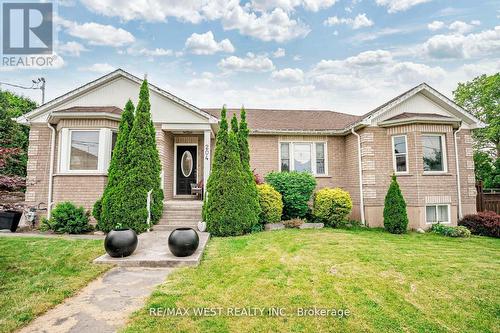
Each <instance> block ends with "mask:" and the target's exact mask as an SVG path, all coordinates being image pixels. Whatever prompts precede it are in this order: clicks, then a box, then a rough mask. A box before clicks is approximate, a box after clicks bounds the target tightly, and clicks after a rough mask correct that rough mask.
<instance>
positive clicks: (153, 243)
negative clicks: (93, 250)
mask: <svg viewBox="0 0 500 333" xmlns="http://www.w3.org/2000/svg"><path fill="white" fill-rule="evenodd" d="M168 236H170V231H163V230H162V231H151V232H145V233H142V234H140V235H139V244H138V245H137V249H136V250H135V252H134V253H133V254H132V255H131V256H128V257H125V258H112V257H110V256H109V255H108V254H107V253H106V254H105V255H102V256H100V257H99V258H97V259H95V260H94V262H95V263H98V264H113V265H117V266H124V267H181V266H198V264H199V263H200V260H201V257H202V254H203V251H204V250H205V246H206V245H207V242H208V239H209V238H210V234H209V233H208V232H198V236H200V245H199V246H198V249H197V250H196V252H195V253H193V254H192V255H191V256H189V257H183V258H179V257H176V256H174V255H173V254H172V253H171V252H170V250H169V249H168Z"/></svg>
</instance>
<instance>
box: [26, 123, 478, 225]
mask: <svg viewBox="0 0 500 333" xmlns="http://www.w3.org/2000/svg"><path fill="white" fill-rule="evenodd" d="M63 127H71V128H102V127H109V128H116V127H117V123H116V122H114V121H97V120H71V121H70V120H68V121H64V120H63V121H61V122H60V123H59V125H58V126H57V128H58V132H57V133H58V135H57V137H56V152H55V158H54V183H53V184H54V185H53V201H54V203H55V204H57V203H58V202H61V201H66V200H69V201H72V202H74V203H75V204H77V205H83V206H84V207H85V208H86V209H92V205H93V204H94V202H95V201H96V200H97V199H98V198H99V197H100V196H101V194H102V191H103V190H104V187H105V185H106V180H107V176H106V175H103V174H101V175H68V174H61V173H58V165H59V160H58V156H60V151H59V144H60V142H59V141H60V138H59V131H60V129H61V128H63ZM155 127H156V141H157V145H158V151H159V154H160V160H161V163H162V168H163V182H164V183H163V186H164V193H165V200H171V199H173V198H174V165H175V160H174V155H175V153H174V149H175V145H176V144H183V143H186V144H194V143H195V144H197V145H198V161H197V168H198V172H199V175H198V179H199V180H201V179H203V177H204V175H203V174H204V172H203V152H202V147H203V135H199V134H191V135H189V134H182V135H179V134H173V133H172V132H168V131H163V130H161V124H156V126H155ZM357 133H358V134H359V135H360V137H361V156H362V170H363V171H362V172H363V193H364V205H365V218H366V221H367V223H368V225H369V226H372V227H375V226H382V225H383V205H384V198H385V194H386V192H387V188H388V186H389V182H390V177H391V175H392V173H393V160H392V159H393V157H392V141H391V137H392V136H393V135H398V134H406V135H407V144H408V155H407V159H408V166H409V172H408V174H405V175H400V176H398V182H399V184H400V186H401V190H402V192H403V195H404V196H405V199H406V202H407V205H408V213H409V217H410V227H411V228H418V227H422V228H426V227H428V225H426V224H425V205H426V204H432V203H444V204H450V207H451V218H452V224H453V225H455V224H456V222H457V219H456V216H457V209H458V208H457V207H458V200H457V186H456V185H457V182H456V162H455V149H454V143H453V142H454V141H453V139H454V138H453V133H454V132H453V128H452V126H451V125H424V124H421V125H418V124H415V125H405V126H395V127H389V128H382V127H365V128H363V129H361V130H359V131H358V132H357ZM422 133H441V134H444V135H445V137H446V160H447V172H446V173H444V174H440V175H426V174H424V172H423V161H422V140H421V136H422ZM50 136H51V132H50V129H49V128H48V127H47V125H45V124H44V125H41V124H34V125H32V127H31V131H30V146H29V151H28V177H27V191H26V201H27V202H28V203H29V204H32V205H35V204H38V203H40V202H42V203H45V204H46V203H47V196H48V174H49V162H50V161H49V156H50ZM281 141H287V142H290V141H306V142H314V141H324V142H327V158H328V174H327V175H326V176H320V177H317V182H318V188H323V187H341V188H343V189H345V190H347V191H348V192H349V193H350V194H351V197H352V201H353V206H354V207H353V211H352V213H351V218H354V219H360V216H361V213H360V208H359V207H360V199H359V174H358V141H357V138H356V136H355V135H353V134H348V135H346V136H309V135H307V136H280V135H251V136H250V138H249V145H250V156H251V168H252V169H255V171H256V172H257V173H259V174H260V175H262V176H265V175H266V174H268V173H269V172H272V171H277V170H279V143H280V142H281ZM457 144H458V154H459V155H458V156H459V165H460V172H461V179H460V183H461V194H462V195H461V198H462V207H463V213H464V214H466V213H471V212H474V211H475V195H476V193H475V187H474V181H475V179H474V167H473V162H472V139H471V136H470V133H469V131H468V130H462V131H460V133H459V134H458V137H457ZM213 145H214V140H212V155H213V151H214V147H213Z"/></svg>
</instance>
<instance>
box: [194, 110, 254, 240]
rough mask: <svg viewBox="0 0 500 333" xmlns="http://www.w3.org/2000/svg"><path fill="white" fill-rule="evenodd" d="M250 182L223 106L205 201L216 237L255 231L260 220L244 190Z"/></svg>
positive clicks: (206, 211)
mask: <svg viewBox="0 0 500 333" xmlns="http://www.w3.org/2000/svg"><path fill="white" fill-rule="evenodd" d="M247 185H248V178H247V174H246V173H245V172H244V171H243V168H242V165H241V159H240V152H239V146H238V139H237V136H236V134H235V133H234V131H229V132H228V124H227V119H226V110H225V109H222V112H221V121H220V128H219V131H218V132H217V137H216V143H215V152H214V160H213V164H212V172H211V173H210V177H209V178H208V184H207V195H206V198H205V201H204V204H203V216H204V219H205V221H206V222H207V231H208V232H210V233H211V234H212V235H214V236H237V235H242V234H245V233H249V232H251V231H252V228H253V227H254V226H255V225H256V224H257V223H258V215H257V214H258V212H257V213H256V212H255V210H252V207H253V205H251V204H250V199H249V195H248V193H249V192H248V191H246V190H245V189H246V188H247ZM257 204H258V201H257ZM258 209H259V210H260V207H258Z"/></svg>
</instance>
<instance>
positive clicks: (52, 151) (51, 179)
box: [47, 115, 56, 219]
mask: <svg viewBox="0 0 500 333" xmlns="http://www.w3.org/2000/svg"><path fill="white" fill-rule="evenodd" d="M48 119H50V115H49V118H48ZM47 126H48V127H49V128H50V130H51V132H52V136H51V142H50V166H49V193H48V196H47V201H48V202H47V219H50V213H51V209H52V187H53V183H54V154H55V149H56V129H55V128H54V126H52V125H51V124H50V123H49V122H47Z"/></svg>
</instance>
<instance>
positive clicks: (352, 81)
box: [306, 50, 446, 96]
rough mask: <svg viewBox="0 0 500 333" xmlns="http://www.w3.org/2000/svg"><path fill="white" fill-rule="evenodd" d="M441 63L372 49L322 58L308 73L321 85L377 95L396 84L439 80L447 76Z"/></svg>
mask: <svg viewBox="0 0 500 333" xmlns="http://www.w3.org/2000/svg"><path fill="white" fill-rule="evenodd" d="M445 75H446V73H445V71H444V70H443V69H442V68H441V67H439V66H436V67H431V66H428V65H426V64H421V63H415V62H410V61H400V60H397V59H395V58H394V57H393V55H392V53H391V52H389V51H387V50H370V51H365V52H361V53H359V54H357V55H355V56H351V57H347V58H345V59H337V60H325V59H323V60H321V61H319V62H318V63H317V64H316V65H315V66H314V67H313V69H312V70H311V71H310V72H309V73H307V74H306V77H307V78H308V79H309V80H310V81H312V82H313V83H314V85H315V86H317V87H318V89H324V90H329V91H332V90H341V91H345V92H346V93H349V94H350V93H351V92H354V91H357V92H358V93H362V94H365V95H366V96H369V95H377V94H380V93H386V92H384V89H393V88H394V87H395V85H396V84H400V85H401V84H402V85H405V86H409V85H416V84H418V83H421V82H423V81H433V82H439V81H440V80H442V79H443V78H444V77H445Z"/></svg>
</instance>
